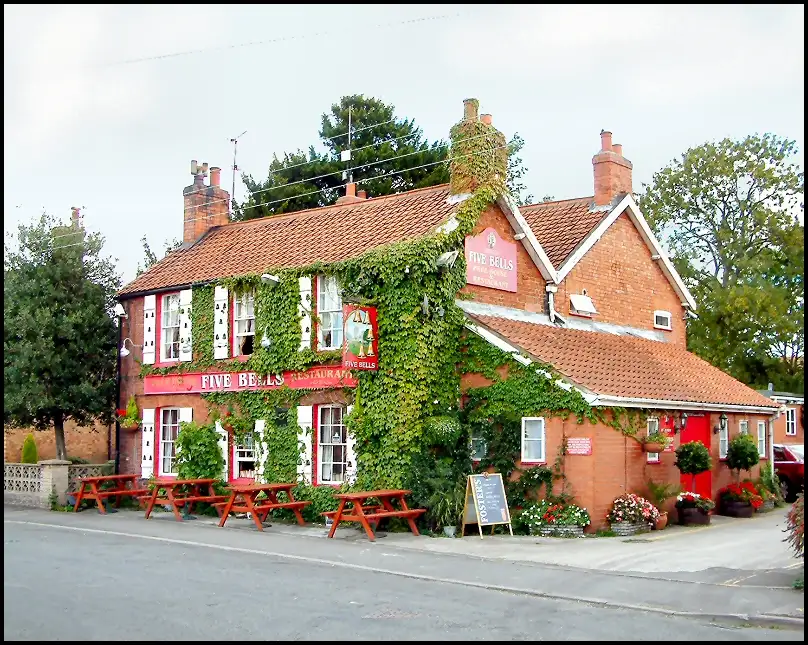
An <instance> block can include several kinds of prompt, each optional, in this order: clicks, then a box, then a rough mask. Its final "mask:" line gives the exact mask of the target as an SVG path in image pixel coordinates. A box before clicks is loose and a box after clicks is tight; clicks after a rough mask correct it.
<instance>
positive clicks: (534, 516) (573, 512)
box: [520, 499, 591, 537]
mask: <svg viewBox="0 0 808 645" xmlns="http://www.w3.org/2000/svg"><path fill="white" fill-rule="evenodd" d="M520 520H521V521H522V522H523V523H524V524H525V526H527V527H528V530H529V531H530V534H531V535H543V536H555V537H583V534H584V528H585V527H586V526H589V524H590V522H591V519H590V517H589V512H588V511H587V510H586V509H585V508H581V507H580V506H578V505H577V504H566V503H564V502H561V501H553V500H548V499H544V500H542V501H540V502H539V503H537V504H531V505H530V506H528V507H527V508H525V509H524V510H523V511H522V514H521V515H520Z"/></svg>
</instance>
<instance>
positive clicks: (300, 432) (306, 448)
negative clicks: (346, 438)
mask: <svg viewBox="0 0 808 645" xmlns="http://www.w3.org/2000/svg"><path fill="white" fill-rule="evenodd" d="M313 412H314V410H313V408H312V406H310V405H298V406H297V426H298V428H297V445H298V449H299V450H300V463H299V464H298V465H297V480H298V481H302V482H305V483H307V484H310V483H311V472H312V464H311V461H312V452H311V441H312V425H313V424H312V418H313V417H312V415H313Z"/></svg>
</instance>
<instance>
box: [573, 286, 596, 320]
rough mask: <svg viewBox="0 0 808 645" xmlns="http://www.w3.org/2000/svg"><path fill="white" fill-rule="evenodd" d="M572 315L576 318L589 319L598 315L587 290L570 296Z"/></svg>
mask: <svg viewBox="0 0 808 645" xmlns="http://www.w3.org/2000/svg"><path fill="white" fill-rule="evenodd" d="M570 313H571V314H573V315H575V316H586V317H587V318H591V317H592V316H593V315H594V314H596V313H598V312H597V310H596V309H595V304H594V303H593V302H592V298H590V297H589V295H588V294H587V293H586V289H582V290H581V293H572V294H570Z"/></svg>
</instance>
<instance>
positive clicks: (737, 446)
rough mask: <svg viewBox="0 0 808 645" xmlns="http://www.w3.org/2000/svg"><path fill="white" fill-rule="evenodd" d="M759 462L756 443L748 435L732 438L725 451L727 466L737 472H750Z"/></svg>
mask: <svg viewBox="0 0 808 645" xmlns="http://www.w3.org/2000/svg"><path fill="white" fill-rule="evenodd" d="M759 461H760V455H759V454H758V447H757V442H756V441H755V439H754V438H753V437H752V436H751V435H748V434H739V435H736V436H735V437H733V438H732V440H731V441H730V442H729V448H728V449H727V465H728V466H729V467H730V468H731V469H732V470H737V471H738V474H739V475H740V471H742V470H751V469H752V466H754V465H755V464H757V463H758V462H759Z"/></svg>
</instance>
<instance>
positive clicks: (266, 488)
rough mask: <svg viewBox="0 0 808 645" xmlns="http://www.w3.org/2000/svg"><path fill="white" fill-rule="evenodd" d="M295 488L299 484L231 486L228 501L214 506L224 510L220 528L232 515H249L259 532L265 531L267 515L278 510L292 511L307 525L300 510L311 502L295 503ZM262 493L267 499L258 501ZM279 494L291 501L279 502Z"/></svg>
mask: <svg viewBox="0 0 808 645" xmlns="http://www.w3.org/2000/svg"><path fill="white" fill-rule="evenodd" d="M295 486H297V484H231V485H230V486H229V489H230V497H229V498H228V499H227V501H226V502H218V503H216V504H214V506H216V507H217V508H221V509H222V510H221V513H222V516H221V519H220V520H219V526H224V525H225V522H227V518H228V517H229V515H230V513H249V514H250V517H252V519H253V521H254V522H255V526H256V527H258V530H259V531H263V530H264V527H263V523H264V522H265V521H266V519H267V515H269V512H270V511H272V510H275V509H277V508H289V509H291V510H292V512H293V513H294V514H295V517H297V523H298V524H300V525H301V526H302V525H305V523H306V522H305V521H304V520H303V515H301V513H300V509H301V508H303V507H304V506H306V505H308V504H311V502H310V501H307V502H298V501H295V497H294V495H293V494H292V489H293V488H294V487H295ZM262 492H263V493H264V494H265V495H266V499H257V498H258V495H259V494H260V493H262ZM278 493H285V494H286V497H287V498H288V500H289V501H288V502H281V501H279V500H278Z"/></svg>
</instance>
